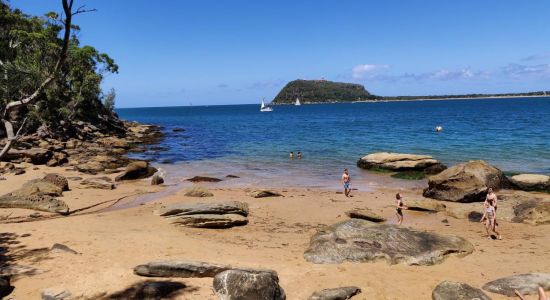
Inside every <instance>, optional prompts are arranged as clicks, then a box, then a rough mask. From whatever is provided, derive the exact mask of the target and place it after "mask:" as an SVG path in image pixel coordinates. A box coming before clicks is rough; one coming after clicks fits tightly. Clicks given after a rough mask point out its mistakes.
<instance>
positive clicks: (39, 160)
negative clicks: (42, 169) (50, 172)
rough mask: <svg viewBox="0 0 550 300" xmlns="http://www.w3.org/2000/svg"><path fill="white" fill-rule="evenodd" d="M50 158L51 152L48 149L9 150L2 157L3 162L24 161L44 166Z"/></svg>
mask: <svg viewBox="0 0 550 300" xmlns="http://www.w3.org/2000/svg"><path fill="white" fill-rule="evenodd" d="M52 156H53V153H52V151H50V150H48V149H42V148H30V149H11V150H10V151H9V152H8V153H7V154H6V156H5V157H4V160H6V161H21V162H22V161H26V162H30V163H32V164H35V165H44V164H46V163H47V162H48V161H49V160H50V159H51V158H52Z"/></svg>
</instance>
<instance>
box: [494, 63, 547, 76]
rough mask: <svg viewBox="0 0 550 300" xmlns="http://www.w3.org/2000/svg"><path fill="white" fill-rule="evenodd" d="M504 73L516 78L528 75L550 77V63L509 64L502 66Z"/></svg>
mask: <svg viewBox="0 0 550 300" xmlns="http://www.w3.org/2000/svg"><path fill="white" fill-rule="evenodd" d="M503 72H504V74H505V75H507V76H509V77H511V78H514V79H518V78H523V77H526V76H529V77H533V76H534V77H550V64H540V65H520V64H509V65H507V66H505V67H504V68H503Z"/></svg>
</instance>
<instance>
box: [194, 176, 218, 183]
mask: <svg viewBox="0 0 550 300" xmlns="http://www.w3.org/2000/svg"><path fill="white" fill-rule="evenodd" d="M185 180H187V181H191V182H220V181H222V180H221V179H219V178H215V177H207V176H195V177H191V178H188V179H185Z"/></svg>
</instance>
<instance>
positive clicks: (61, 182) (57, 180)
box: [44, 173, 69, 191]
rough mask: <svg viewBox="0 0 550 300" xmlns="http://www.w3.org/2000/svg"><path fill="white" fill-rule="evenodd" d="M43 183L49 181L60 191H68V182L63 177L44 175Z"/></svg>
mask: <svg viewBox="0 0 550 300" xmlns="http://www.w3.org/2000/svg"><path fill="white" fill-rule="evenodd" d="M44 180H45V181H49V182H51V183H53V184H54V185H56V186H58V187H60V188H61V190H62V191H68V190H69V181H68V180H67V178H65V177H64V176H61V175H59V174H53V173H52V174H46V176H44Z"/></svg>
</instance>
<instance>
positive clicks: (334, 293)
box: [309, 286, 361, 300]
mask: <svg viewBox="0 0 550 300" xmlns="http://www.w3.org/2000/svg"><path fill="white" fill-rule="evenodd" d="M360 293H361V289H360V288H358V287H356V286H344V287H339V288H333V289H324V290H320V291H317V292H315V293H313V294H312V295H311V296H310V297H309V300H347V299H351V298H352V297H353V296H355V295H358V294H360Z"/></svg>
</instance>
